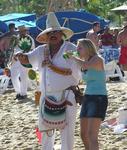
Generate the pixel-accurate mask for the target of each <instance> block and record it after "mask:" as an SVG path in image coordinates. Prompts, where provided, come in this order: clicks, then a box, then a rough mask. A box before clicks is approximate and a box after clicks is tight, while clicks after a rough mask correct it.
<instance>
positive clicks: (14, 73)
mask: <svg viewBox="0 0 127 150" xmlns="http://www.w3.org/2000/svg"><path fill="white" fill-rule="evenodd" d="M11 80H12V84H13V86H14V89H15V91H16V93H17V94H20V95H27V80H28V69H27V68H25V67H23V66H22V65H21V63H20V62H19V61H16V62H14V63H13V64H12V66H11Z"/></svg>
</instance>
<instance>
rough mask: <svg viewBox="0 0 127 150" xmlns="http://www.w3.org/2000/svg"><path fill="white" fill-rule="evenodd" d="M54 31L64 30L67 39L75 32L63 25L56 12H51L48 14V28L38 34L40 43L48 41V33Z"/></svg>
mask: <svg viewBox="0 0 127 150" xmlns="http://www.w3.org/2000/svg"><path fill="white" fill-rule="evenodd" d="M52 31H62V32H63V33H64V35H65V40H67V39H69V38H71V37H72V35H73V34H74V33H73V31H72V30H71V29H69V28H66V27H61V26H60V24H59V22H58V20H57V18H56V16H55V13H53V12H50V13H48V15H47V20H46V29H45V30H44V31H42V32H41V33H40V34H39V35H38V36H37V38H36V40H37V41H38V42H40V43H47V38H48V37H47V33H49V32H52Z"/></svg>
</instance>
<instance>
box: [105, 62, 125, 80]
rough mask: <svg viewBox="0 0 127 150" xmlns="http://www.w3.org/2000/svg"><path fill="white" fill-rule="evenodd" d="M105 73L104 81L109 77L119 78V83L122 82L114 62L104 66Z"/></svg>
mask: <svg viewBox="0 0 127 150" xmlns="http://www.w3.org/2000/svg"><path fill="white" fill-rule="evenodd" d="M105 72H106V81H108V80H109V78H110V77H119V79H120V81H123V80H124V78H123V75H122V72H121V70H120V67H119V66H118V65H117V63H116V61H115V60H112V61H110V62H109V63H107V64H105Z"/></svg>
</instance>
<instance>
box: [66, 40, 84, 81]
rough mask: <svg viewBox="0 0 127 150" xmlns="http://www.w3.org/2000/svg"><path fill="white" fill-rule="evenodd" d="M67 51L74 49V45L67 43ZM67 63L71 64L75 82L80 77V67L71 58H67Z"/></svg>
mask: <svg viewBox="0 0 127 150" xmlns="http://www.w3.org/2000/svg"><path fill="white" fill-rule="evenodd" d="M68 51H76V45H74V44H72V43H70V44H69V45H68ZM67 61H68V63H69V64H70V66H71V70H72V76H73V77H74V78H75V79H76V81H77V83H79V81H80V80H81V79H82V73H81V67H80V66H79V65H78V64H77V62H76V61H74V60H73V59H68V60H67Z"/></svg>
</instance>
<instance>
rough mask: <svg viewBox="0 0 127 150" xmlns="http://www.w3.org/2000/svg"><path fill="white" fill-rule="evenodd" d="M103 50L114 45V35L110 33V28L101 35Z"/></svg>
mask: <svg viewBox="0 0 127 150" xmlns="http://www.w3.org/2000/svg"><path fill="white" fill-rule="evenodd" d="M101 42H102V48H104V49H106V48H111V47H112V45H113V35H112V34H111V33H110V29H109V27H106V28H105V30H104V33H103V34H102V35H101Z"/></svg>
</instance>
